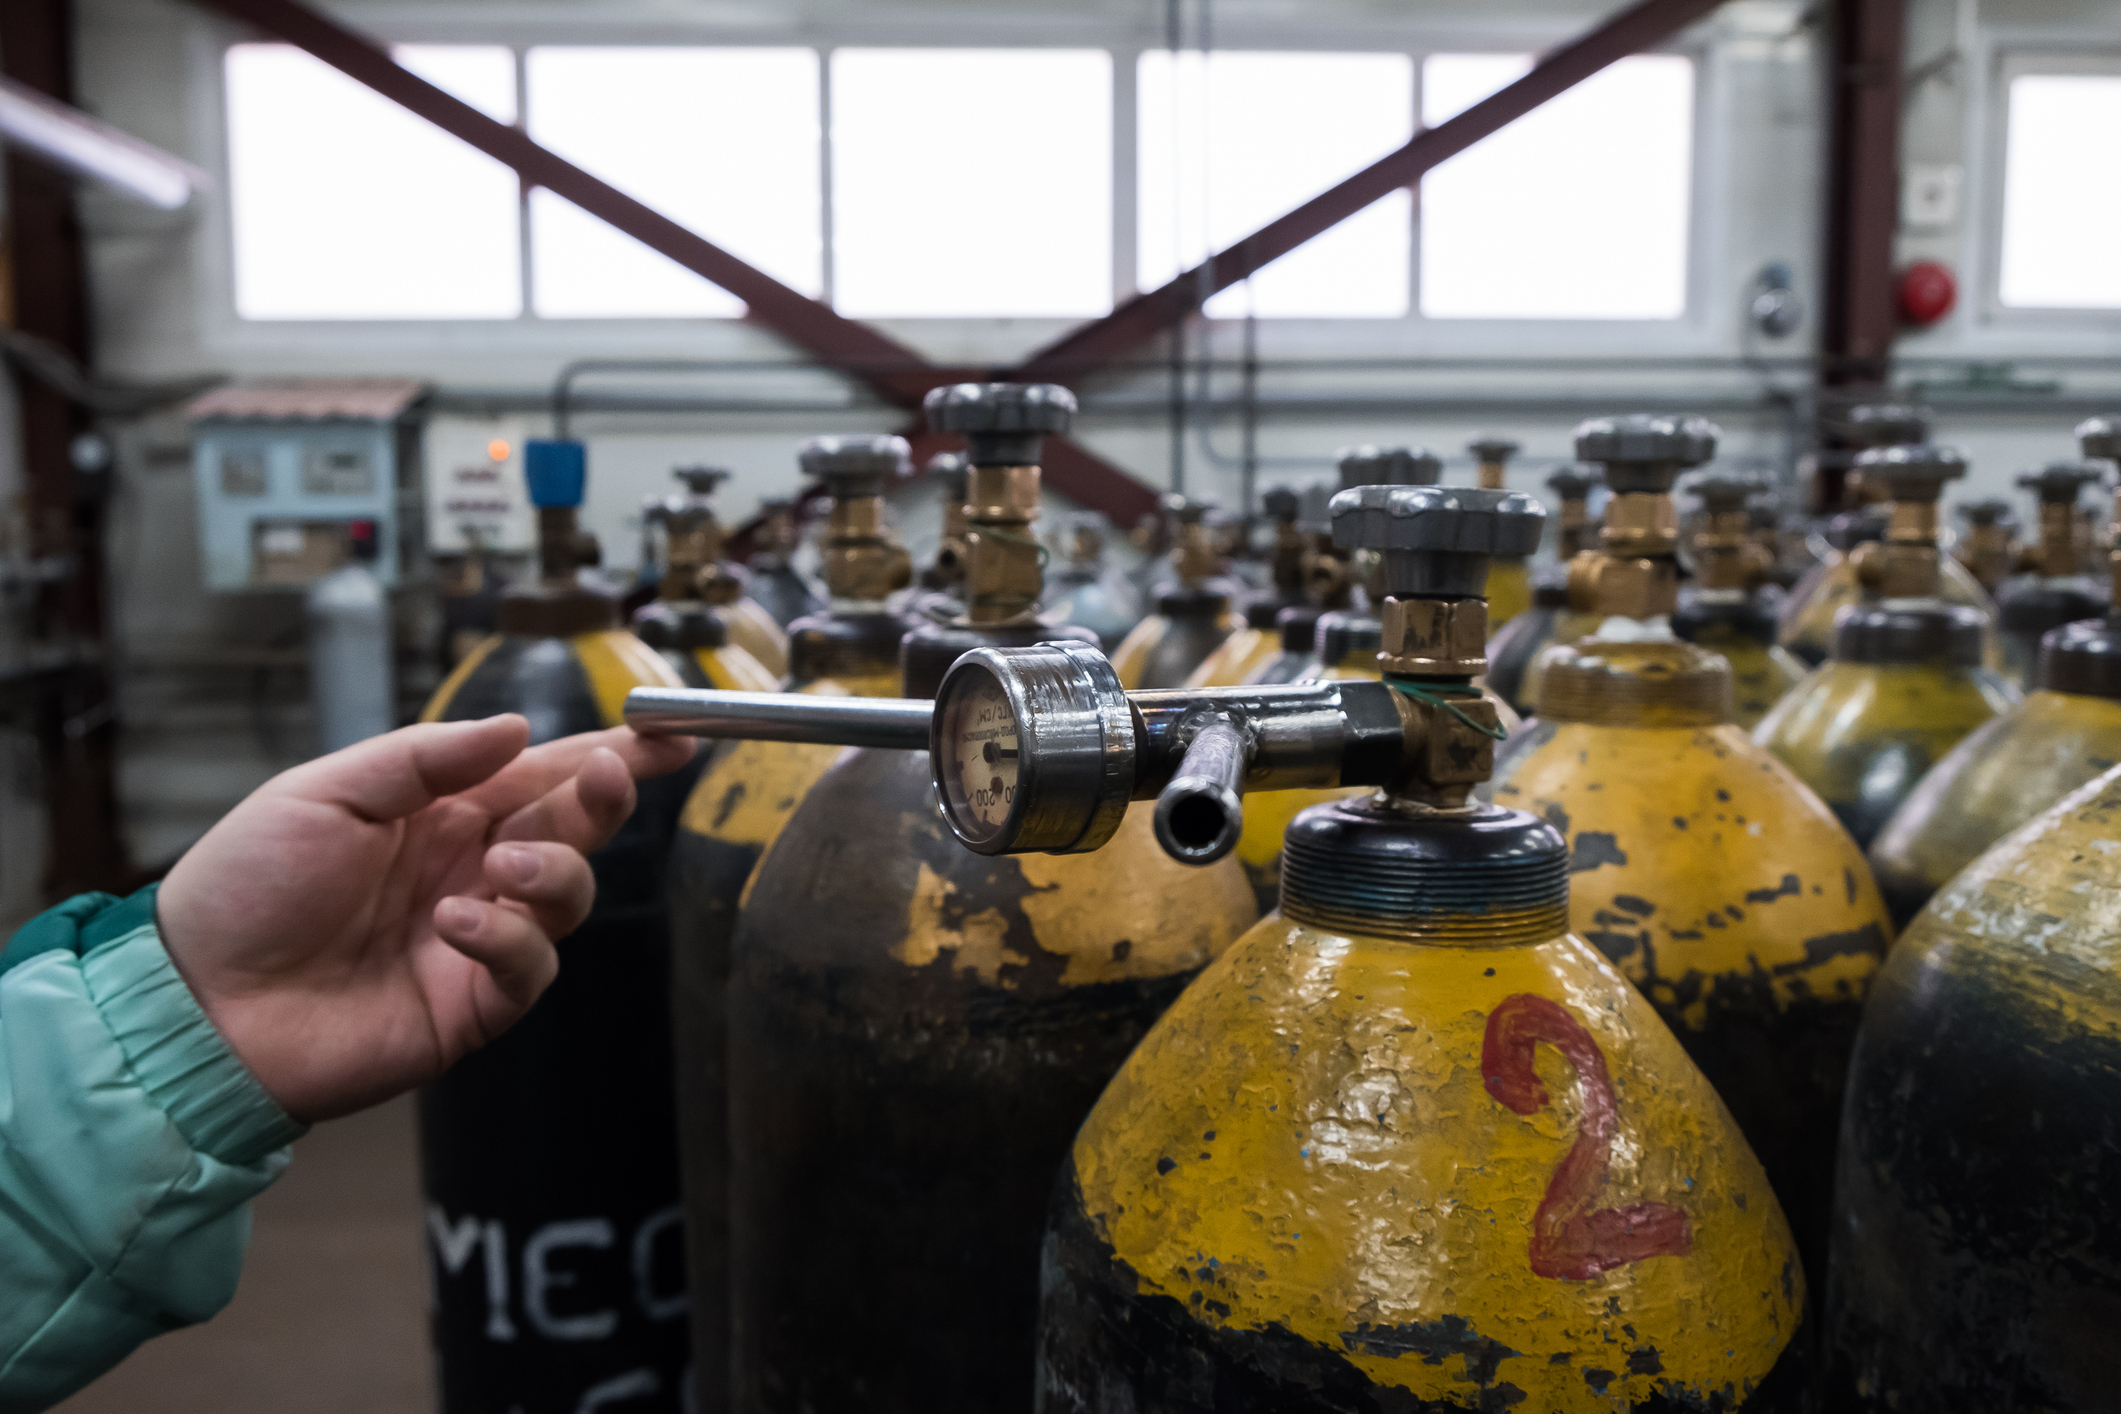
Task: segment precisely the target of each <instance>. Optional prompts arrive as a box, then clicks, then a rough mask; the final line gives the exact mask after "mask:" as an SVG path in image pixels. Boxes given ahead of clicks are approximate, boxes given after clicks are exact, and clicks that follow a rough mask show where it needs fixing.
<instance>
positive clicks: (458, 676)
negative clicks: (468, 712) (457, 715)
mask: <svg viewBox="0 0 2121 1414" xmlns="http://www.w3.org/2000/svg"><path fill="white" fill-rule="evenodd" d="M500 646H501V635H499V634H497V633H496V634H490V635H488V636H487V637H485V638H482V639H480V640H479V641H478V642H477V643H476V644H474V645H473V646H472V649H471V651H470V652H469V653H466V654H465V655H464V656H463V657H462V658H460V659H458V660H457V665H456V666H455V667H454V668H451V669H450V670H449V676H448V677H446V678H444V679H442V685H441V686H440V687H438V688H436V689H435V692H434V696H432V697H430V698H428V699H427V705H426V706H425V707H423V708H421V709H420V720H421V721H423V722H439V721H441V720H442V714H443V713H444V712H447V711H448V710H449V704H450V703H451V702H453V701H454V700H455V699H456V695H457V693H458V692H460V691H461V690H462V689H463V687H464V684H465V683H466V682H468V681H470V680H471V675H472V674H473V673H475V672H477V671H478V670H479V664H481V663H483V662H485V661H486V660H487V658H489V657H491V656H492V654H493V650H494V649H496V648H498V647H500Z"/></svg>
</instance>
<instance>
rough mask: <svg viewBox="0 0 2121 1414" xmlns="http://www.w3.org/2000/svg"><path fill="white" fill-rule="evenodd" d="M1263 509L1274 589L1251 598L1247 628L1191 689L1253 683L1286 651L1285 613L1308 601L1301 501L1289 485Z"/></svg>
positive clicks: (1208, 662)
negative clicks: (1270, 528)
mask: <svg viewBox="0 0 2121 1414" xmlns="http://www.w3.org/2000/svg"><path fill="white" fill-rule="evenodd" d="M1259 499H1260V506H1261V508H1262V509H1263V510H1265V512H1266V513H1267V515H1268V517H1269V518H1270V519H1272V520H1273V522H1274V543H1273V545H1272V546H1271V547H1270V551H1269V556H1268V561H1267V565H1268V573H1269V575H1270V576H1271V581H1272V586H1273V587H1272V588H1271V589H1268V590H1266V591H1265V592H1263V593H1258V594H1254V595H1252V596H1251V597H1250V598H1249V599H1247V601H1246V603H1245V613H1244V618H1245V625H1244V627H1243V628H1241V629H1239V630H1237V632H1235V633H1233V634H1231V635H1230V636H1229V637H1228V638H1225V639H1224V640H1223V641H1222V642H1221V643H1219V644H1217V645H1216V647H1215V651H1214V652H1212V653H1210V654H1209V655H1208V656H1207V657H1205V658H1203V659H1201V661H1200V665H1199V666H1198V667H1196V668H1194V670H1193V671H1192V672H1191V673H1188V674H1187V675H1186V681H1185V683H1184V685H1185V686H1187V687H1234V686H1236V685H1237V684H1239V683H1242V682H1249V681H1251V679H1252V675H1253V674H1254V673H1256V672H1258V671H1260V670H1261V669H1262V668H1264V667H1265V666H1266V665H1267V664H1268V663H1269V662H1271V661H1273V659H1274V658H1275V657H1276V656H1277V655H1278V654H1279V653H1280V652H1281V627H1280V625H1281V614H1282V611H1283V610H1284V609H1292V608H1296V607H1298V606H1300V605H1302V604H1303V602H1304V582H1305V578H1306V576H1305V562H1306V559H1307V556H1308V552H1309V550H1310V544H1309V539H1310V537H1308V536H1307V535H1305V534H1304V532H1303V530H1302V529H1301V527H1300V526H1299V524H1298V522H1299V518H1300V517H1301V514H1302V510H1303V503H1302V499H1301V497H1300V496H1299V495H1298V493H1297V491H1296V489H1295V488H1294V487H1290V486H1276V487H1273V488H1271V489H1270V490H1268V492H1267V493H1266V494H1265V495H1264V496H1262V497H1260V498H1259Z"/></svg>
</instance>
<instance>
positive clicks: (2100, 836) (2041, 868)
mask: <svg viewBox="0 0 2121 1414" xmlns="http://www.w3.org/2000/svg"><path fill="white" fill-rule="evenodd" d="M2116 859H2121V767H2117V768H2116V769H2114V770H2111V771H2108V772H2107V773H2106V774H2104V775H2102V776H2100V777H2099V778H2098V779H2097V780H2095V781H2092V782H2090V783H2089V784H2087V785H2085V786H2083V787H2081V788H2079V789H2078V790H2076V791H2073V792H2072V793H2071V794H2069V795H2067V796H2065V797H2063V799H2062V800H2060V801H2058V802H2057V803H2055V804H2054V805H2052V806H2050V807H2048V809H2047V810H2046V811H2045V812H2043V813H2042V814H2040V815H2037V816H2035V817H2034V818H2033V820H2032V821H2031V822H2029V823H2028V824H2026V825H2024V826H2023V827H2021V828H2020V829H2019V830H2018V831H2017V832H2016V833H2015V834H2012V835H2010V836H2008V837H2007V838H2005V839H2004V840H2003V841H2002V843H2000V844H1998V845H1996V846H1995V847H1994V848H1993V849H1991V850H1989V851H1988V853H1986V854H1984V855H1982V856H1981V857H1980V858H1979V859H1977V860H1975V861H1974V862H1973V863H1972V864H1970V865H1968V866H1967V867H1966V868H1965V869H1964V870H1962V871H1960V873H1959V875H1958V876H1957V877H1956V878H1954V879H1953V880H1952V881H1951V882H1950V883H1949V884H1947V885H1945V887H1944V888H1943V889H1941V890H1940V891H1939V892H1938V894H1937V896H1936V897H1935V898H1933V899H1931V900H1930V903H1929V906H1928V907H1927V908H1925V909H1924V910H1923V911H1922V913H1921V914H1920V915H1918V916H1917V917H1916V919H1915V921H1914V922H1913V923H1912V924H1910V925H1909V926H1908V930H1907V936H1906V937H1904V938H1903V939H1901V941H1900V943H1899V945H1898V946H1899V947H1900V948H1901V949H1904V950H1906V951H1905V953H1904V954H1901V953H1896V954H1895V968H1896V970H1897V969H1898V968H1899V967H1900V966H1902V965H1903V963H1904V962H1905V961H1906V960H1908V959H1912V960H1914V961H1915V962H1916V963H1917V964H1918V965H1919V966H1920V968H1921V969H1922V972H1923V973H1930V972H1937V973H1942V974H1947V975H1949V974H1954V973H1959V974H1964V973H1977V974H1978V975H1979V976H1980V978H1981V979H1982V981H1981V986H1980V989H1979V990H1977V991H1976V992H1975V993H1974V995H1980V993H1981V992H1983V991H1985V992H1988V993H1990V994H1994V993H1996V992H1998V991H1999V990H2001V989H2004V988H2008V990H2009V991H2010V992H2012V993H2014V994H2015V997H2014V999H2013V1005H2012V1008H2011V1012H2012V1015H2014V1016H2016V1017H2019V1018H2024V1019H2027V1020H2029V1021H2031V1022H2032V1023H2033V1024H2038V1025H2042V1026H2045V1027H2049V1028H2051V1029H2052V1032H2053V1034H2054V1036H2055V1037H2056V1038H2057V1041H2058V1045H2070V1046H2074V1045H2077V1044H2081V1041H2080V1039H2079V1038H2081V1037H2082V1036H2083V1035H2084V1034H2085V1033H2090V1034H2091V1035H2094V1036H2099V1037H2102V1038H2116V1037H2121V1012H2116V1011H2115V1010H2114V1009H2113V1008H2112V1006H2111V1005H2110V1004H2109V1002H2108V998H2109V996H2110V995H2111V988H2106V987H2086V986H2085V985H2084V981H2083V979H2084V978H2086V977H2100V978H2110V977H2112V976H2113V975H2114V974H2115V973H2116V972H2117V971H2121V889H2117V888H2115V887H2114V876H2115V860H2116ZM1945 995H1965V993H1960V992H1956V991H1947V992H1946V993H1945ZM2057 1053H2058V1054H2061V1053H2062V1052H2061V1051H2059V1050H2058V1052H2057Z"/></svg>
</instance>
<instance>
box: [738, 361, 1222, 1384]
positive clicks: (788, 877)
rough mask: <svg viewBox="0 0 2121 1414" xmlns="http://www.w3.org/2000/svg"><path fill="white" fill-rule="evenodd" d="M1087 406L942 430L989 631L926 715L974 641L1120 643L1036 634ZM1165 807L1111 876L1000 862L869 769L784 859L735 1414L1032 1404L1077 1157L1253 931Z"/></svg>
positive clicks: (954, 402)
mask: <svg viewBox="0 0 2121 1414" xmlns="http://www.w3.org/2000/svg"><path fill="white" fill-rule="evenodd" d="M1073 411H1074V399H1073V397H1072V396H1071V395H1070V394H1069V392H1068V391H1067V390H1066V389H1065V388H1061V387H1058V386H1054V385H1048V384H1038V385H1023V384H958V385H952V386H948V387H944V388H940V389H937V390H936V391H935V392H934V393H932V394H931V395H930V396H929V399H928V415H929V419H930V423H931V426H933V427H934V428H935V430H937V431H938V432H943V433H956V434H961V435H963V436H964V437H965V438H966V440H967V442H968V443H969V455H970V460H971V467H972V470H971V475H970V478H969V485H968V488H967V493H966V506H967V511H966V528H965V532H964V541H965V555H966V576H967V577H966V581H965V584H964V591H965V600H964V602H965V605H966V610H965V614H964V616H963V617H962V618H959V619H956V620H954V621H951V622H930V623H925V624H923V625H922V626H920V627H919V628H918V629H916V630H915V631H914V632H913V633H912V634H911V635H909V636H908V637H907V639H906V640H905V642H904V644H903V645H902V649H901V666H902V669H903V671H904V674H905V683H906V692H907V693H908V695H909V696H911V697H914V698H926V697H930V696H932V695H933V694H934V692H935V688H936V685H937V683H938V682H939V680H940V679H941V678H942V676H943V674H944V672H945V671H946V670H947V669H949V667H950V665H951V664H952V663H954V662H955V661H957V660H958V659H959V658H960V657H961V656H962V655H964V654H965V653H966V652H967V651H969V650H973V649H979V648H987V647H994V646H997V645H1017V646H1023V645H1031V644H1037V643H1040V642H1047V641H1051V640H1055V639H1072V640H1074V641H1075V642H1077V643H1080V642H1081V641H1083V640H1086V639H1090V638H1092V637H1093V636H1092V635H1090V634H1089V633H1088V632H1087V630H1081V629H1068V628H1056V627H1053V626H1051V625H1048V624H1046V623H1044V622H1043V621H1042V620H1041V619H1040V618H1039V616H1038V606H1039V600H1040V596H1041V593H1042V584H1041V577H1040V559H1041V547H1040V546H1039V543H1038V542H1037V540H1036V539H1034V538H1033V534H1032V526H1033V522H1034V521H1035V519H1036V517H1037V514H1038V506H1039V470H1038V459H1039V458H1038V450H1039V445H1040V442H1041V439H1042V438H1043V436H1045V435H1046V434H1050V433H1058V432H1062V431H1065V430H1066V429H1067V427H1068V425H1069V421H1070V418H1071V416H1072V414H1073ZM1088 651H1090V652H1091V653H1092V655H1093V656H1094V649H1092V650H1088ZM1098 661H1099V662H1100V663H1102V661H1103V660H1102V659H1101V658H1100V659H1098ZM785 700H786V701H788V702H793V703H798V704H820V705H823V704H829V703H831V702H832V701H833V700H832V699H826V698H820V697H815V696H813V697H798V696H791V697H789V698H787V699H785ZM839 701H840V702H841V703H844V704H846V705H849V706H853V707H855V708H857V709H859V708H861V707H864V706H876V705H879V704H869V703H861V702H859V701H857V700H855V699H839ZM908 705H910V706H912V707H913V708H915V709H917V710H918V711H919V713H920V715H921V718H922V721H923V722H924V723H925V721H926V718H927V709H926V707H925V704H921V703H914V704H908ZM921 732H922V735H921V740H923V741H925V740H926V739H927V735H926V732H927V728H926V727H925V725H924V726H923V727H922V728H921ZM983 740H984V744H985V745H986V746H990V747H995V748H996V750H995V753H994V755H993V759H992V760H991V761H990V762H981V763H979V764H980V765H981V766H982V767H983V769H982V770H981V771H980V774H979V778H978V783H977V784H978V787H979V790H980V792H981V794H982V798H983V800H984V801H985V803H986V805H987V806H989V807H994V808H1000V807H1001V805H1002V804H1003V803H1004V802H1006V801H1007V800H1008V799H1010V798H1011V797H1012V796H1013V794H1014V788H1013V787H1011V786H1010V785H1008V784H1007V780H1008V779H1013V778H1014V777H1015V775H1016V771H1017V767H1018V764H1019V763H1018V761H1017V759H1016V752H1015V748H1014V747H1008V746H1006V743H1001V742H998V741H997V739H996V738H995V737H994V735H993V734H991V733H990V734H989V735H988V736H987V737H985V738H984V739H983ZM1005 747H1006V751H1007V754H1006V755H1004V754H1003V750H1004V748H1005ZM1090 779H1091V780H1093V781H1094V780H1096V779H1098V773H1097V771H1096V770H1095V769H1092V770H1091V771H1090ZM990 782H991V783H992V784H990ZM1151 808H1152V807H1148V806H1143V807H1138V808H1136V809H1133V810H1126V809H1124V806H1123V805H1122V806H1121V807H1120V808H1118V809H1116V810H1115V811H1114V813H1113V814H1112V815H1111V816H1110V818H1109V819H1107V820H1106V821H1105V831H1106V833H1107V834H1110V833H1112V831H1114V830H1116V831H1117V835H1116V838H1117V840H1118V843H1119V845H1120V847H1119V848H1117V849H1115V850H1113V851H1111V852H1109V853H1107V854H1104V855H1100V856H1096V857H1092V856H1090V855H1087V854H1071V853H1065V852H1063V853H1054V854H1030V855H1025V856H1023V857H1022V858H1020V859H1019V858H991V857H988V856H986V855H983V854H975V853H971V852H968V851H967V850H966V849H964V848H963V847H962V846H960V845H959V843H958V842H957V840H956V838H954V837H953V835H952V833H951V831H950V829H949V828H948V826H947V825H946V823H945V821H944V819H943V818H942V816H941V815H940V814H939V813H938V811H937V808H936V794H935V787H934V783H933V777H932V773H931V769H930V762H929V759H928V755H927V753H925V752H919V751H904V750H890V749H870V750H861V751H855V752H851V753H848V754H846V755H845V756H844V757H843V758H842V759H841V760H840V761H839V762H838V763H837V764H836V765H834V766H833V767H832V768H831V769H830V770H828V771H826V772H825V774H824V775H823V776H822V777H820V778H819V779H818V780H817V781H816V782H815V783H814V784H813V785H812V786H811V787H810V790H809V792H808V794H807V795H806V796H805V797H804V799H803V800H802V802H801V803H800V804H799V805H797V806H796V807H795V809H794V812H793V814H792V815H791V816H790V817H789V819H788V821H787V823H786V825H785V826H784V827H783V828H782V829H781V830H780V832H779V833H778V835H776V836H775V837H774V838H773V839H772V841H771V842H770V844H769V845H768V847H767V848H766V851H765V854H764V856H763V858H762V859H761V861H760V863H759V865H758V867H757V869H756V871H755V872H754V873H753V875H752V877H751V880H750V882H749V884H748V885H747V887H746V892H745V894H744V897H743V899H742V912H741V914H740V917H739V919H738V923H737V930H736V934H735V937H734V940H733V943H732V952H731V976H730V985H729V991H728V1017H729V1027H730V1040H729V1052H728V1054H729V1105H730V1124H729V1145H730V1194H731V1201H730V1208H729V1223H730V1233H731V1249H730V1281H731V1294H732V1300H733V1302H734V1308H735V1310H736V1312H737V1313H738V1314H737V1319H736V1322H735V1328H734V1347H733V1363H734V1374H733V1382H732V1386H731V1388H732V1390H733V1392H734V1393H733V1398H734V1400H735V1403H736V1406H737V1407H738V1408H742V1409H746V1410H767V1411H795V1410H812V1409H817V1410H826V1409H834V1410H838V1409H845V1410H854V1409H861V1410H867V1411H914V1410H918V1411H924V1414H926V1411H935V1414H945V1412H946V1411H982V1414H984V1411H1007V1410H1011V1409H1022V1408H1024V1407H1025V1405H1026V1404H1027V1402H1028V1397H1029V1371H1030V1368H1031V1345H1032V1334H1033V1327H1034V1322H1035V1312H1036V1305H1037V1299H1038V1288H1037V1263H1038V1246H1039V1233H1040V1226H1041V1220H1042V1215H1043V1211H1044V1205H1045V1199H1046V1196H1047V1194H1048V1193H1049V1192H1050V1189H1051V1184H1052V1179H1053V1174H1054V1171H1055V1169H1056V1168H1057V1167H1058V1165H1059V1163H1060V1160H1061V1158H1062V1157H1063V1156H1064V1155H1065V1153H1066V1151H1067V1145H1068V1140H1069V1138H1070V1136H1071V1135H1072V1134H1073V1133H1074V1132H1075V1129H1076V1127H1077V1126H1078V1125H1079V1124H1080V1123H1081V1120H1082V1116H1083V1115H1084V1114H1085V1113H1087V1111H1088V1109H1089V1106H1090V1104H1091V1103H1092V1102H1093V1101H1094V1099H1095V1097H1096V1095H1097V1093H1098V1091H1099V1090H1100V1089H1101V1088H1102V1087H1103V1085H1104V1083H1105V1081H1106V1079H1108V1078H1109V1077H1110V1075H1111V1074H1112V1072H1113V1071H1114V1070H1115V1069H1116V1068H1117V1067H1118V1065H1119V1063H1120V1061H1121V1060H1122V1059H1123V1058H1124V1057H1125V1056H1126V1054H1127V1052H1128V1051H1129V1050H1130V1049H1131V1048H1132V1047H1133V1045H1134V1043H1135V1041H1136V1040H1138V1039H1139V1038H1140V1036H1141V1035H1142V1033H1143V1032H1144V1031H1145V1030H1146V1029H1147V1027H1148V1025H1149V1023H1150V1022H1151V1021H1152V1020H1153V1019H1154V1018H1155V1017H1156V1016H1157V1015H1158V1014H1159V1013H1161V1011H1162V1010H1163V1008H1164V1007H1165V1006H1166V1005H1167V1004H1168V1003H1169V1002H1170V1000H1171V999H1172V997H1174V996H1175V995H1177V993H1178V992H1179V990H1180V989H1181V988H1182V987H1183V986H1184V985H1185V983H1186V981H1187V980H1188V979H1189V978H1190V977H1191V976H1192V975H1193V974H1194V973H1195V972H1197V971H1198V970H1199V969H1200V968H1201V967H1202V966H1203V965H1205V964H1206V963H1207V962H1208V961H1209V960H1210V959H1211V958H1213V957H1214V956H1215V955H1216V954H1217V953H1219V952H1221V951H1222V950H1223V948H1225V947H1226V946H1228V944H1229V943H1230V942H1231V941H1232V940H1233V939H1234V938H1235V937H1236V936H1237V935H1238V934H1239V933H1240V932H1242V931H1243V930H1244V929H1245V928H1246V927H1247V926H1248V925H1249V924H1250V923H1251V921H1252V919H1253V918H1254V916H1255V914H1256V908H1255V905H1254V902H1253V898H1252V892H1251V890H1250V889H1249V888H1248V887H1246V884H1245V880H1244V874H1243V871H1242V870H1240V869H1239V868H1238V866H1237V864H1236V863H1235V861H1232V860H1227V859H1225V860H1222V861H1221V862H1219V863H1215V864H1212V865H1209V866H1207V867H1202V868H1190V867H1187V866H1184V865H1181V864H1179V863H1177V862H1175V861H1173V860H1171V859H1169V858H1167V857H1166V856H1165V855H1164V854H1163V853H1162V852H1161V851H1159V850H1158V849H1157V848H1156V847H1155V844H1154V843H1153V839H1152V833H1153V828H1152V821H1151V818H1150V810H1151ZM1069 843H1070V842H1069V841H1068V840H1063V841H1060V842H1059V843H1058V844H1055V845H1052V846H1049V847H1050V848H1053V849H1056V850H1065V849H1066V848H1067V847H1068V845H1069Z"/></svg>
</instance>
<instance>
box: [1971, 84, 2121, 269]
mask: <svg viewBox="0 0 2121 1414" xmlns="http://www.w3.org/2000/svg"><path fill="white" fill-rule="evenodd" d="M2006 121H2007V123H2008V128H2007V130H2006V137H2005V148H2004V157H2003V243H2002V261H2001V267H2002V268H2001V270H2000V272H1999V279H1998V284H1997V297H1998V298H1999V299H2000V300H2001V301H2002V303H2004V304H2005V305H2010V306H2015V307H2018V308H2037V309H2121V259H2116V257H2115V248H2116V240H2117V237H2116V234H2115V233H2116V232H2117V231H2121V77H2114V76H2111V75H2099V74H2024V75H2021V76H2019V77H2017V78H2014V79H2012V80H2011V84H2010V91H2009V114H2008V117H2007V119H2006Z"/></svg>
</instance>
